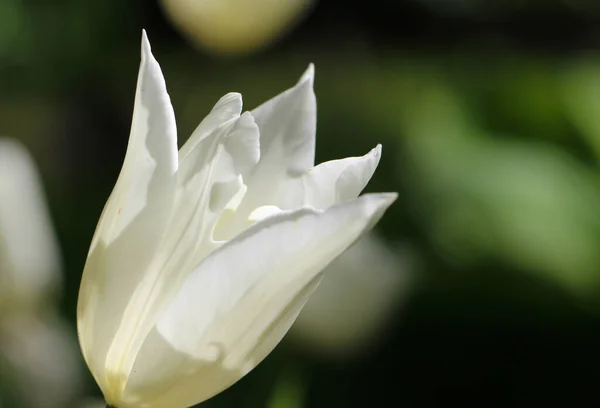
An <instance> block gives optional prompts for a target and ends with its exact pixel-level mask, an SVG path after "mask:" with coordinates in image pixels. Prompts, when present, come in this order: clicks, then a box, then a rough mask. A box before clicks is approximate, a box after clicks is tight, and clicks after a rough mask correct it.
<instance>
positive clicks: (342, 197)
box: [276, 145, 381, 210]
mask: <svg viewBox="0 0 600 408" xmlns="http://www.w3.org/2000/svg"><path fill="white" fill-rule="evenodd" d="M380 158H381V145H377V147H375V148H374V149H373V150H371V151H370V152H369V153H367V154H366V155H364V156H362V157H348V158H345V159H340V160H331V161H328V162H325V163H321V164H319V165H318V166H316V167H315V168H313V169H311V170H310V171H308V172H307V173H306V174H304V175H302V177H300V178H298V179H295V180H293V182H291V183H288V184H287V185H286V186H285V189H284V190H283V191H282V193H281V197H280V198H279V200H280V201H278V202H276V204H277V205H279V206H280V207H281V208H297V207H300V206H302V205H309V206H311V207H314V208H319V209H322V210H325V209H327V208H329V207H331V206H332V205H335V204H341V203H344V202H346V201H349V200H354V199H355V198H356V197H358V195H359V194H360V193H361V191H362V190H363V189H364V188H365V187H366V185H367V183H368V182H369V180H370V179H371V177H372V176H373V173H375V169H376V168H377V165H378V164H379V159H380Z"/></svg>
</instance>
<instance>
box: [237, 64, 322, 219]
mask: <svg viewBox="0 0 600 408" xmlns="http://www.w3.org/2000/svg"><path fill="white" fill-rule="evenodd" d="M313 78H314V68H313V66H312V65H310V66H309V67H308V69H307V70H306V72H305V73H304V75H302V77H301V78H300V80H299V81H298V83H297V84H296V86H294V87H293V88H291V89H288V90H287V91H285V92H283V93H282V94H279V95H278V96H276V97H275V98H273V99H271V100H269V101H267V102H265V103H264V104H262V105H261V106H259V107H258V108H256V109H254V110H253V111H252V112H251V113H252V116H254V119H255V121H256V124H257V125H258V128H259V130H260V161H259V163H258V164H257V165H256V166H255V167H253V168H252V169H251V170H250V171H249V172H247V174H243V177H244V183H245V184H246V185H247V186H248V195H247V196H246V197H245V198H244V200H243V202H242V205H241V207H240V209H241V212H240V214H243V216H244V218H245V217H246V216H247V215H248V214H249V213H250V212H251V211H252V210H254V209H255V208H256V207H260V206H262V205H265V204H272V203H273V202H275V201H274V200H273V199H274V198H275V197H277V196H278V195H279V194H280V191H281V188H282V187H283V186H284V185H285V183H286V182H287V181H288V180H289V179H290V178H292V177H298V176H300V175H302V174H304V173H305V172H306V171H308V170H309V169H311V168H312V167H313V166H314V161H315V158H314V156H315V134H316V125H317V104H316V98H315V93H314V91H313Z"/></svg>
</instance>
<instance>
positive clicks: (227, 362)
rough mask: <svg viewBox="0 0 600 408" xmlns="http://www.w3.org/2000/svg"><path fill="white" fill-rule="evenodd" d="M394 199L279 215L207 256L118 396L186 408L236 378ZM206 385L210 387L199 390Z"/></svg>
mask: <svg viewBox="0 0 600 408" xmlns="http://www.w3.org/2000/svg"><path fill="white" fill-rule="evenodd" d="M395 199H396V195H395V194H369V195H364V196H362V197H360V198H358V199H357V200H354V201H351V202H348V203H344V204H341V205H337V206H334V207H332V208H330V209H329V210H328V211H325V212H321V211H316V210H311V209H302V210H298V211H294V212H287V213H280V214H277V215H274V216H271V217H268V218H266V219H265V220H263V221H262V222H260V223H259V224H256V225H254V226H253V227H251V228H249V229H248V230H246V231H244V232H243V233H241V234H240V235H239V236H237V237H235V238H234V239H232V240H231V241H230V242H228V243H226V244H225V245H223V246H222V247H221V248H219V249H218V250H217V251H215V252H213V253H212V254H211V255H209V256H208V257H207V258H206V259H205V260H204V261H203V262H202V263H201V264H200V265H199V266H198V267H197V268H196V270H195V271H194V272H193V273H192V274H191V275H190V276H189V277H188V278H187V279H186V280H185V282H184V283H183V285H182V287H181V289H180V290H179V291H178V293H177V295H176V296H175V297H174V298H173V300H172V301H171V303H170V304H169V306H168V307H167V308H166V309H165V311H164V312H163V314H162V315H161V317H160V319H159V321H158V323H157V326H156V328H155V329H154V330H153V331H152V333H151V335H150V336H149V337H148V338H147V339H146V342H145V343H144V345H143V347H142V348H141V350H140V353H139V354H138V357H137V359H136V362H135V365H134V369H133V370H132V372H131V377H130V378H129V382H128V385H127V388H126V391H125V394H124V395H126V396H128V397H127V398H130V399H131V400H132V401H134V400H137V399H138V398H141V397H142V396H143V398H151V395H154V396H156V398H160V400H155V401H152V400H144V401H141V403H143V404H148V405H147V406H148V407H154V406H156V407H158V406H161V404H160V403H159V402H160V401H171V402H172V401H178V404H175V403H173V404H175V405H181V406H186V405H189V404H191V403H195V402H200V401H201V400H204V399H206V398H208V397H210V396H212V395H214V394H215V393H217V392H219V391H220V390H223V389H225V388H227V387H228V386H230V385H231V384H233V383H234V382H235V381H237V380H238V379H239V378H241V377H242V376H243V375H245V374H246V373H247V372H248V371H250V370H251V369H252V368H254V367H255V366H256V365H257V364H258V363H259V362H260V361H261V360H262V359H263V358H264V357H265V356H266V355H267V354H268V353H269V352H270V351H271V350H272V349H273V348H274V347H275V346H276V345H277V343H278V342H279V341H280V340H281V338H282V336H283V335H284V334H285V332H286V331H287V329H288V328H289V326H290V325H291V324H292V322H293V320H294V319H295V318H296V316H297V315H298V313H299V311H300V309H301V308H302V306H303V305H304V303H305V302H306V300H307V299H308V296H309V295H310V293H312V291H313V290H314V288H315V287H316V285H317V284H318V281H319V280H320V278H321V276H320V272H321V271H322V270H323V268H324V267H325V266H327V264H329V263H330V262H331V261H332V260H333V259H335V258H336V257H337V256H339V255H340V254H341V253H342V252H343V251H344V250H345V249H346V248H348V247H349V246H350V245H351V244H352V243H353V242H354V241H355V240H356V239H357V238H358V237H359V236H360V235H361V234H362V232H363V231H364V230H365V229H367V228H370V227H371V226H372V225H373V224H374V223H375V222H376V221H377V220H378V219H379V218H380V217H381V216H382V215H383V212H384V211H385V210H386V209H387V207H388V206H389V205H390V204H391V203H392V202H393V201H394V200H395ZM204 382H207V383H208V384H209V385H210V387H206V388H205V387H198V384H201V383H204ZM207 389H210V393H211V395H208V394H206V392H207ZM148 390H154V392H151V393H150V394H149V393H148ZM159 396H160V397H159ZM163 398H164V400H163ZM179 401H180V402H181V404H179ZM138 402H140V401H138ZM183 402H185V404H184V403H183Z"/></svg>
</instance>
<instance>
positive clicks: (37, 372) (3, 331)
mask: <svg viewBox="0 0 600 408" xmlns="http://www.w3.org/2000/svg"><path fill="white" fill-rule="evenodd" d="M60 272H61V268H60V256H59V250H58V244H57V241H56V237H55V236H54V233H53V229H52V225H51V222H50V217H49V214H48V211H47V208H46V203H45V200H44V194H43V191H42V187H41V183H40V180H39V177H38V174H37V170H36V167H35V164H34V163H33V161H32V159H31V157H30V156H29V154H28V153H27V150H26V149H25V148H24V147H23V146H22V145H21V144H20V143H19V142H17V141H16V140H13V139H8V138H2V139H0V371H2V374H3V375H5V376H7V377H8V378H10V379H11V392H12V393H13V394H14V397H15V398H16V399H17V400H18V401H19V403H20V404H21V406H23V407H31V408H55V407H56V408H58V407H64V406H68V405H70V403H71V402H72V399H73V397H74V396H75V395H76V394H77V393H78V392H79V378H80V377H79V374H80V373H79V364H78V359H77V354H76V351H77V348H76V343H75V342H74V339H73V338H70V336H69V334H68V330H67V329H66V328H65V327H64V324H63V322H61V320H60V319H59V318H58V317H57V316H55V315H54V312H53V309H54V306H55V305H54V304H53V303H54V301H55V299H56V295H57V291H58V289H59V288H60V284H61V283H62V282H61V275H60Z"/></svg>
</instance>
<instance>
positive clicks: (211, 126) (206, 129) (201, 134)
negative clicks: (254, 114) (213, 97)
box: [179, 92, 242, 160]
mask: <svg viewBox="0 0 600 408" xmlns="http://www.w3.org/2000/svg"><path fill="white" fill-rule="evenodd" d="M241 113H242V95H240V94H239V93H235V92H230V93H228V94H227V95H225V96H224V97H222V98H221V99H219V101H218V102H217V103H216V105H215V106H214V107H213V108H212V110H211V111H210V113H209V114H208V115H207V116H206V117H205V118H204V120H202V122H200V124H199V125H198V127H197V128H196V130H194V132H193V133H192V135H191V136H190V138H189V139H188V140H187V142H185V144H184V145H183V146H182V147H181V149H180V150H179V160H183V159H185V158H186V157H187V156H188V155H189V154H190V153H191V152H192V150H194V148H195V147H196V146H197V145H198V143H200V141H201V140H202V139H203V138H205V137H207V136H208V135H209V134H210V133H211V132H213V131H214V130H215V129H216V128H217V127H218V126H220V125H222V124H223V123H225V122H227V121H229V120H231V119H235V118H238V117H239V116H240V114H241Z"/></svg>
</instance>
